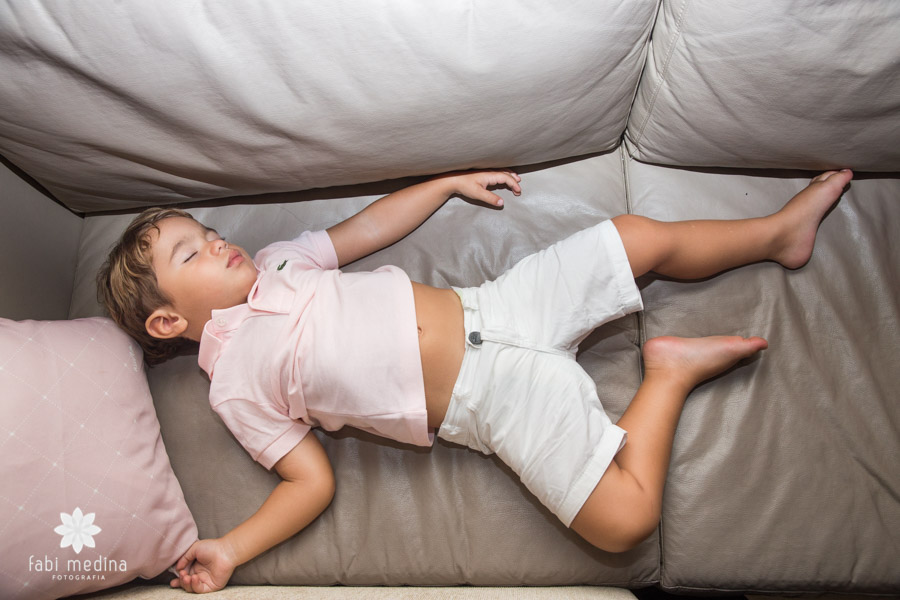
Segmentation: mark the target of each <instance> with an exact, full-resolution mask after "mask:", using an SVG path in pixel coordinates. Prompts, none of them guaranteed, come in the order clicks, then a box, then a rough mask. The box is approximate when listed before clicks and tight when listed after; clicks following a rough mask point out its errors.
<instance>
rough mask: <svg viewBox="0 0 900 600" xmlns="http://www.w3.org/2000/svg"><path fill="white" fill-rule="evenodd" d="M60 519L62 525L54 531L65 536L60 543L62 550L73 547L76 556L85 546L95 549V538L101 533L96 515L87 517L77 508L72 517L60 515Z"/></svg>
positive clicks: (89, 514)
mask: <svg viewBox="0 0 900 600" xmlns="http://www.w3.org/2000/svg"><path fill="white" fill-rule="evenodd" d="M59 518H60V520H62V525H57V526H56V529H54V530H53V531H55V532H56V533H58V534H59V535H61V536H63V538H62V540H61V541H60V542H59V547H60V548H68V547H69V546H72V550H74V551H75V554H79V553H81V549H82V548H83V547H85V546H87V547H88V548H93V547H94V536H95V535H97V534H98V533H100V531H101V529H100V528H99V527H97V526H96V525H94V513H88V514H86V515H85V514H82V512H81V509H80V508H78V507H76V508H75V510H73V511H72V514H71V515H67V514H66V513H59Z"/></svg>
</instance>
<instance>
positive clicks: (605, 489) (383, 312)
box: [98, 170, 853, 592]
mask: <svg viewBox="0 0 900 600" xmlns="http://www.w3.org/2000/svg"><path fill="white" fill-rule="evenodd" d="M852 176H853V174H852V173H851V172H850V171H849V170H844V171H830V172H827V173H823V174H822V175H819V176H818V177H816V178H815V179H813V180H812V182H811V183H810V184H809V186H808V187H806V188H805V189H804V190H803V191H801V192H800V193H799V194H797V195H796V196H794V197H793V198H792V199H791V200H790V201H789V202H788V203H787V204H786V205H785V206H784V207H783V208H782V209H781V210H780V211H778V212H776V213H774V214H771V215H768V216H765V217H761V218H752V219H741V220H721V221H712V220H700V221H680V222H660V221H655V220H652V219H649V218H645V217H640V216H637V215H620V216H617V217H615V218H613V219H611V220H609V221H604V222H602V223H599V224H597V225H595V226H593V227H590V228H588V229H585V230H583V231H581V232H578V233H576V234H574V235H572V236H571V237H569V238H567V239H565V240H563V241H561V242H558V243H556V244H554V245H553V246H551V247H549V248H547V249H546V250H543V251H542V252H539V253H537V254H534V255H532V256H529V257H527V258H525V259H523V260H522V261H521V262H519V263H518V264H517V265H516V266H514V267H513V268H512V269H510V270H509V271H507V272H506V273H504V274H503V275H502V276H501V277H499V278H498V279H496V280H495V281H491V282H487V283H485V284H483V285H481V286H480V287H476V288H467V289H457V288H452V289H438V288H434V287H430V286H427V285H423V284H419V283H415V282H411V281H410V279H409V277H408V276H407V275H406V273H404V272H403V271H402V270H400V269H398V268H397V267H391V266H387V267H382V268H379V269H377V270H375V271H373V272H369V273H343V272H341V271H340V267H342V266H343V265H346V264H348V263H351V262H353V261H355V260H357V259H359V258H362V257H364V256H366V255H368V254H371V253H372V252H375V251H377V250H379V249H381V248H384V247H386V246H388V245H390V244H393V243H394V242H396V241H398V240H400V239H402V238H403V237H405V236H406V235H407V234H408V233H410V232H411V231H413V230H414V229H415V228H416V227H418V226H419V225H420V224H421V223H422V222H424V221H425V220H426V219H427V218H428V217H429V216H430V215H431V214H432V213H433V212H435V211H436V210H437V209H438V208H439V207H441V206H442V205H443V204H444V203H445V202H446V201H447V200H448V199H449V198H450V197H451V196H454V195H460V196H464V197H467V198H470V199H473V200H476V201H482V202H485V203H487V204H489V205H493V206H497V207H500V206H502V204H503V200H502V199H501V198H500V197H499V196H498V195H496V194H494V193H493V192H492V191H490V190H491V189H493V188H496V187H506V188H509V189H510V190H512V191H513V193H514V194H515V195H519V194H520V193H521V188H520V181H521V179H520V177H519V176H518V175H517V174H515V173H513V172H509V171H478V172H463V173H451V174H447V175H442V176H439V177H436V178H434V179H431V180H428V181H425V182H424V183H420V184H418V185H414V186H411V187H409V188H406V189H403V190H400V191H398V192H395V193H393V194H390V195H388V196H386V197H384V198H381V199H379V200H377V201H375V202H373V203H372V204H370V205H369V206H367V207H366V208H365V209H363V210H362V211H360V212H359V213H358V214H356V215H354V216H353V217H350V218H349V219H347V220H346V221H343V222H341V223H338V224H337V225H335V226H333V227H330V228H328V229H326V230H324V231H315V232H304V233H302V234H301V235H300V236H299V237H298V238H297V239H295V240H293V241H291V242H278V243H274V244H272V245H270V246H267V247H266V248H264V249H263V250H261V251H260V252H259V253H257V254H256V256H255V257H254V258H251V257H250V255H249V254H248V253H247V252H246V251H245V250H243V249H242V248H240V247H239V246H236V245H234V244H230V243H228V242H226V241H225V240H224V239H222V238H221V237H220V236H219V235H218V233H216V231H214V230H212V229H209V228H207V227H204V226H203V225H202V224H200V223H198V222H197V221H195V220H194V219H193V218H192V217H191V216H190V215H188V214H187V213H185V212H182V211H180V210H177V209H150V210H148V211H145V212H144V213H142V214H141V215H139V216H138V217H137V218H136V219H135V220H134V221H133V222H132V223H131V225H129V227H128V228H127V230H126V231H125V232H124V234H123V235H122V238H121V239H120V240H119V242H118V243H117V244H116V246H115V247H114V248H113V249H112V251H111V253H110V256H109V260H108V261H107V263H106V264H105V265H104V267H103V269H102V271H101V273H100V274H99V276H98V286H99V294H100V297H101V300H102V301H103V302H104V304H105V305H106V308H107V310H108V311H109V313H110V315H111V316H112V317H113V319H114V320H116V322H117V323H119V325H120V326H122V327H123V328H124V329H125V330H126V331H128V332H129V333H130V334H131V335H132V336H133V337H134V338H135V339H137V340H138V342H140V343H141V345H142V347H143V348H144V351H145V357H146V359H147V361H148V362H149V363H151V364H152V363H155V362H160V361H163V360H165V359H166V358H168V357H170V356H171V355H172V354H174V353H175V352H177V351H178V349H179V346H180V345H181V344H182V343H183V342H184V340H194V341H197V342H199V343H200V350H199V359H198V360H199V363H200V366H201V367H202V368H203V369H204V370H205V371H206V372H207V373H208V374H209V376H210V380H211V385H210V403H211V405H212V407H213V409H214V410H215V411H216V412H217V413H218V414H219V415H220V417H221V418H222V419H223V421H224V422H225V423H226V424H227V425H228V427H229V429H230V430H231V431H232V433H233V434H234V436H235V437H236V438H237V439H238V441H240V443H241V444H242V445H243V446H244V447H245V448H246V450H247V451H248V452H249V453H250V454H251V455H252V456H253V458H254V459H255V460H257V461H258V462H260V463H261V464H262V465H263V466H265V467H266V468H268V469H271V468H273V467H274V468H275V470H276V471H277V472H278V474H279V475H280V476H281V478H282V481H281V482H280V483H279V484H278V485H277V486H276V488H275V489H274V490H273V491H272V493H271V495H270V496H269V497H268V498H267V500H266V501H265V502H264V503H263V505H262V506H261V507H260V509H259V510H258V511H257V512H256V513H255V514H254V515H252V516H251V517H250V518H249V519H247V520H246V521H245V522H244V523H242V524H240V525H239V526H237V527H236V528H235V529H233V530H232V531H230V532H229V533H227V534H226V535H225V536H223V537H222V538H219V539H208V540H200V541H198V542H196V543H195V544H194V545H192V546H191V548H190V549H189V550H188V551H187V552H186V553H185V554H184V556H183V557H182V558H181V559H180V560H179V561H178V563H177V565H176V569H177V571H178V577H177V578H176V579H174V580H173V581H172V586H173V587H179V586H180V587H183V588H184V589H186V590H188V591H193V592H209V591H214V590H218V589H221V588H222V587H224V586H225V585H226V583H227V582H228V579H229V578H230V577H231V574H232V572H233V570H234V568H235V567H237V566H238V565H240V564H242V563H244V562H246V561H248V560H250V559H251V558H253V557H255V556H257V555H259V554H260V553H262V552H263V551H265V550H267V549H268V548H271V547H272V546H274V545H276V544H278V543H279V542H281V541H283V540H285V539H287V538H288V537H290V536H292V535H294V534H295V533H297V532H298V531H300V530H301V529H303V528H304V527H305V526H306V525H308V524H309V523H310V522H311V521H313V520H314V519H315V518H316V517H317V516H318V515H319V514H320V513H321V512H322V511H323V510H325V508H326V507H327V506H328V504H329V503H330V502H331V499H332V496H333V493H334V476H333V473H332V470H331V465H330V463H329V461H328V458H327V456H326V454H325V452H324V450H323V448H322V446H321V444H320V442H319V441H318V439H317V438H316V436H314V435H309V431H310V428H312V427H321V428H323V429H326V430H329V431H334V430H337V429H339V428H341V427H343V426H345V425H348V426H352V427H357V428H359V429H362V430H365V431H369V432H372V433H375V434H378V435H382V436H385V437H388V438H391V439H394V440H398V441H401V442H406V443H409V444H415V445H420V446H428V445H430V444H431V443H432V442H433V437H434V434H435V433H437V435H438V436H439V437H441V438H444V439H446V440H449V441H451V442H454V443H458V444H462V445H465V446H468V447H470V448H474V449H476V450H479V451H481V452H484V453H488V454H490V453H496V454H497V455H498V456H499V457H500V458H501V459H502V460H503V461H504V462H506V463H507V464H508V465H509V466H510V467H511V468H512V469H513V470H514V471H515V472H516V473H517V474H518V475H519V477H521V479H522V481H523V483H524V484H525V486H526V487H527V488H528V489H529V490H530V491H531V492H532V493H533V494H535V496H536V497H537V498H538V499H539V500H540V501H541V503H543V504H544V505H545V506H546V507H547V508H548V509H549V510H550V511H552V512H553V513H554V514H555V515H556V516H557V517H558V518H559V519H560V520H561V521H562V522H563V523H564V524H565V525H566V526H568V527H571V528H572V529H573V530H575V531H576V532H577V533H578V534H580V535H581V536H582V537H584V538H585V539H586V540H588V541H589V542H590V543H591V544H593V545H595V546H596V547H598V548H601V549H603V550H607V551H611V552H620V551H624V550H627V549H629V548H632V547H634V546H635V545H637V544H638V543H640V542H641V541H642V540H643V539H645V538H646V537H647V536H649V535H650V534H651V533H652V532H653V531H654V529H655V528H656V527H657V525H658V523H659V519H660V512H661V503H662V495H663V486H664V484H665V478H666V471H667V469H668V464H669V457H670V453H671V449H672V443H673V438H674V435H675V429H676V425H677V423H678V419H679V416H680V414H681V411H682V408H683V405H684V402H685V399H686V398H687V395H688V393H689V392H690V391H691V390H692V389H693V388H694V387H695V386H696V385H698V384H699V383H700V382H702V381H704V380H706V379H708V378H710V377H712V376H714V375H717V374H719V373H721V372H722V371H724V370H726V369H728V368H729V367H731V366H732V365H734V364H735V363H736V362H737V361H739V360H741V359H743V358H746V357H749V356H751V355H753V354H755V353H756V352H758V351H760V350H762V349H764V348H766V347H767V342H766V341H765V340H764V339H762V338H759V337H751V338H743V337H738V336H715V337H705V338H675V337H659V338H654V339H651V340H648V341H647V342H646V343H645V344H644V346H643V349H642V356H643V362H644V377H643V381H642V383H641V385H640V387H639V388H638V389H637V391H636V395H635V396H634V399H633V400H632V401H631V403H630V404H629V406H628V408H627V410H626V411H625V413H624V414H623V416H622V418H621V419H620V420H619V421H618V422H617V423H616V424H613V423H612V422H611V421H610V419H609V417H608V416H607V415H606V413H605V412H604V410H603V407H602V406H601V404H600V401H599V399H598V396H597V390H596V386H595V383H594V381H593V380H592V379H591V378H590V376H588V375H587V374H586V373H585V372H584V371H583V370H582V369H581V367H580V366H579V365H578V363H577V362H576V361H575V354H576V351H577V348H578V344H579V343H580V342H581V341H582V340H583V339H584V338H585V337H586V336H587V335H588V334H589V333H590V332H591V331H592V330H593V329H595V328H596V327H598V326H600V325H602V324H603V323H606V322H608V321H610V320H613V319H616V318H619V317H622V316H624V315H626V314H628V313H631V312H634V311H638V310H641V308H642V302H641V296H640V293H639V291H638V288H637V286H636V284H635V281H634V278H635V277H637V276H640V275H642V274H644V273H647V272H649V271H654V272H656V273H659V274H661V275H664V276H668V277H673V278H676V279H687V280H691V279H702V278H706V277H709V276H712V275H715V274H717V273H720V272H722V271H725V270H727V269H731V268H734V267H738V266H741V265H745V264H748V263H754V262H758V261H763V260H771V261H776V262H778V263H780V264H781V265H782V266H784V267H786V268H789V269H796V268H799V267H801V266H802V265H804V264H805V263H806V262H807V261H808V260H809V258H810V256H811V254H812V251H813V246H814V243H815V238H816V232H817V229H818V226H819V222H820V221H821V220H822V219H823V218H824V216H825V214H826V212H827V211H828V209H829V208H830V207H831V206H832V205H833V204H834V203H835V202H836V201H837V200H838V198H839V197H840V195H841V193H842V191H843V189H844V187H845V186H846V185H847V184H848V183H849V181H850V179H851V178H852ZM626 435H627V443H626Z"/></svg>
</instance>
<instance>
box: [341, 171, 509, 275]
mask: <svg viewBox="0 0 900 600" xmlns="http://www.w3.org/2000/svg"><path fill="white" fill-rule="evenodd" d="M519 181H521V178H520V177H519V176H518V175H516V174H515V173H512V172H510V171H474V172H463V173H449V174H447V175H441V176H438V177H435V178H434V179H429V180H428V181H425V182H423V183H419V184H417V185H413V186H410V187H408V188H404V189H402V190H399V191H396V192H394V193H393V194H390V195H388V196H385V197H384V198H381V199H379V200H376V201H375V202H373V203H372V204H370V205H369V206H367V207H366V208H364V209H363V210H362V211H360V212H359V213H357V214H356V215H354V216H352V217H350V218H349V219H347V220H346V221H342V222H340V223H338V224H337V225H335V226H334V227H331V228H329V229H328V230H327V231H328V235H329V237H330V238H331V242H332V244H334V249H335V252H336V253H337V257H338V264H339V265H340V266H343V265H346V264H347V263H351V262H353V261H354V260H357V259H359V258H362V257H364V256H367V255H369V254H371V253H373V252H375V251H377V250H381V249H382V248H386V247H387V246H390V245H391V244H393V243H394V242H397V241H399V240H401V239H403V238H404V237H406V236H407V235H408V234H409V233H410V232H412V231H413V230H414V229H416V228H417V227H418V226H419V225H421V224H422V223H423V222H424V221H425V220H426V219H427V218H428V217H430V216H431V215H432V213H434V211H436V210H437V209H438V208H440V207H441V206H442V205H443V204H444V203H445V202H446V201H447V199H448V198H450V196H453V195H454V194H459V195H461V196H465V197H467V198H471V199H472V200H480V201H482V202H485V203H487V204H490V205H493V206H498V207H499V206H503V200H502V199H501V198H500V196H498V195H496V194H494V193H492V192H490V191H489V190H488V188H490V187H492V186H505V187H508V188H509V189H511V190H512V191H513V193H515V194H516V195H517V196H518V195H519V194H520V193H521V189H520V187H519Z"/></svg>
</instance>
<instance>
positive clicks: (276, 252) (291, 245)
mask: <svg viewBox="0 0 900 600" xmlns="http://www.w3.org/2000/svg"><path fill="white" fill-rule="evenodd" d="M285 259H297V260H300V261H302V262H304V263H306V264H307V265H309V266H310V267H314V268H316V269H321V270H323V271H330V270H334V269H337V268H338V267H339V266H340V265H339V264H338V257H337V252H336V251H335V249H334V244H333V243H332V242H331V236H329V235H328V232H327V231H325V230H324V229H323V230H319V231H304V232H303V233H301V234H300V235H299V236H298V237H297V238H295V239H293V240H291V241H290V242H275V243H274V244H269V245H268V246H266V247H265V248H263V249H262V250H260V251H259V252H257V253H256V256H255V257H254V258H253V261H254V262H255V263H256V264H257V265H258V266H260V267H263V268H266V267H270V266H273V267H274V268H276V269H277V268H278V266H279V264H281V262H282V261H283V260H285ZM268 263H272V264H271V265H269V264H268Z"/></svg>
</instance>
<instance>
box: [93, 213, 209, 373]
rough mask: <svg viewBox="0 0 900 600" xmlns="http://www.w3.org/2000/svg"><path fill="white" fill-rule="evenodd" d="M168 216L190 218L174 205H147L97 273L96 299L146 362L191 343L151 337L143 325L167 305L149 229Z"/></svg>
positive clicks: (155, 361) (169, 355)
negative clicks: (139, 351) (153, 257)
mask: <svg viewBox="0 0 900 600" xmlns="http://www.w3.org/2000/svg"><path fill="white" fill-rule="evenodd" d="M170 217H187V218H189V219H193V218H194V217H192V216H191V215H190V214H188V213H186V212H185V211H183V210H180V209H177V208H148V209H147V210H145V211H144V212H142V213H141V214H139V215H138V216H137V217H135V219H134V220H133V221H132V222H131V224H129V225H128V227H127V228H126V229H125V232H124V233H122V237H121V238H119V241H118V242H116V244H115V246H113V247H112V249H111V250H110V252H109V257H108V258H107V260H106V262H105V263H104V264H103V266H102V267H101V269H100V272H99V273H97V299H98V300H99V301H100V303H101V304H102V305H103V306H104V307H105V308H106V311H107V313H109V316H110V317H111V318H112V320H113V321H115V322H116V324H118V325H119V327H121V328H122V329H124V330H125V331H126V332H127V333H128V334H129V335H130V336H131V337H133V338H134V339H135V340H136V341H137V342H138V343H139V344H140V345H141V348H143V350H144V360H145V361H147V364H148V365H156V364H159V363H161V362H164V361H166V360H168V359H170V358H172V357H173V356H175V355H176V354H178V353H179V352H180V351H181V350H183V349H184V347H185V346H187V345H190V344H192V342H191V341H190V340H187V339H184V338H175V339H171V340H163V339H158V338H155V337H153V336H151V335H150V334H149V333H147V329H146V326H145V323H146V321H147V318H148V317H149V316H150V315H151V314H152V313H153V311H155V310H156V309H158V308H160V307H163V306H166V305H168V304H171V300H170V299H169V298H168V297H167V296H166V295H165V294H164V293H163V291H162V290H161V289H159V284H158V282H157V280H156V273H155V272H154V270H153V265H152V264H151V260H152V255H151V253H150V232H151V230H154V229H155V230H156V231H157V232H158V231H159V227H158V226H157V223H159V222H160V221H162V220H163V219H168V218H170Z"/></svg>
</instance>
